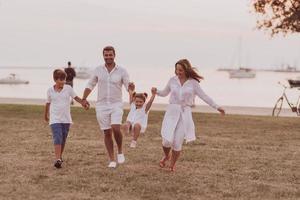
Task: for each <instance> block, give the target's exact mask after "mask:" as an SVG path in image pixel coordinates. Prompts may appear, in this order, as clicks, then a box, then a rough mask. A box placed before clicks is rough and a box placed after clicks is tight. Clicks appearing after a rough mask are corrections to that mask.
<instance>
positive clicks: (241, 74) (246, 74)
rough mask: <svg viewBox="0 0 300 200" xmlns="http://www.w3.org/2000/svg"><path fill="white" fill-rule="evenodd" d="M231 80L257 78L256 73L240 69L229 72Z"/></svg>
mask: <svg viewBox="0 0 300 200" xmlns="http://www.w3.org/2000/svg"><path fill="white" fill-rule="evenodd" d="M228 73H229V78H255V76H256V72H255V71H254V70H252V69H250V68H243V67H240V68H239V69H235V70H230V71H228Z"/></svg>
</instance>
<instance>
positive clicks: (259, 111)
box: [0, 97, 296, 117]
mask: <svg viewBox="0 0 300 200" xmlns="http://www.w3.org/2000/svg"><path fill="white" fill-rule="evenodd" d="M90 103H91V106H92V107H94V106H95V102H94V101H91V102H90ZM0 104H23V105H44V104H45V100H44V99H24V98H2V97H0ZM75 106H80V105H79V104H75ZM166 106H167V104H157V103H154V104H153V105H152V110H159V111H161V110H165V108H166ZM128 108H129V104H128V103H125V109H128ZM223 108H224V109H225V111H226V114H237V115H259V116H271V114H272V109H273V108H266V107H240V106H223ZM193 112H203V113H217V111H216V110H214V109H213V108H211V107H210V106H206V105H197V106H196V107H194V108H193ZM280 116H283V117H296V114H295V113H293V112H291V110H290V109H283V110H282V111H281V113H280Z"/></svg>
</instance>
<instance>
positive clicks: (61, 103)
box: [46, 84, 77, 125]
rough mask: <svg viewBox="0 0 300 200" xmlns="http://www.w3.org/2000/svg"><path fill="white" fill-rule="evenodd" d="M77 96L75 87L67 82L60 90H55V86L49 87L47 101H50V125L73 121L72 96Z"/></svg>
mask: <svg viewBox="0 0 300 200" xmlns="http://www.w3.org/2000/svg"><path fill="white" fill-rule="evenodd" d="M76 96H77V95H76V93H75V92H74V90H73V88H72V87H71V86H69V85H66V84H65V85H64V87H63V89H62V90H61V91H59V92H58V91H55V90H54V86H52V87H51V88H49V89H48V91H47V100H46V103H50V119H49V124H50V125H51V124H55V123H72V118H71V112H70V97H71V98H75V97H76Z"/></svg>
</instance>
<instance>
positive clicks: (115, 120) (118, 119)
mask: <svg viewBox="0 0 300 200" xmlns="http://www.w3.org/2000/svg"><path fill="white" fill-rule="evenodd" d="M122 116H123V104H122V103H113V104H110V105H100V106H96V117H97V121H98V124H99V126H100V129H101V130H107V129H111V125H112V124H122Z"/></svg>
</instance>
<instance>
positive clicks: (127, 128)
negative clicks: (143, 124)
mask: <svg viewBox="0 0 300 200" xmlns="http://www.w3.org/2000/svg"><path fill="white" fill-rule="evenodd" d="M130 127H131V123H130V122H129V121H127V122H125V123H124V124H122V130H123V132H124V133H125V134H129V131H130Z"/></svg>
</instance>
